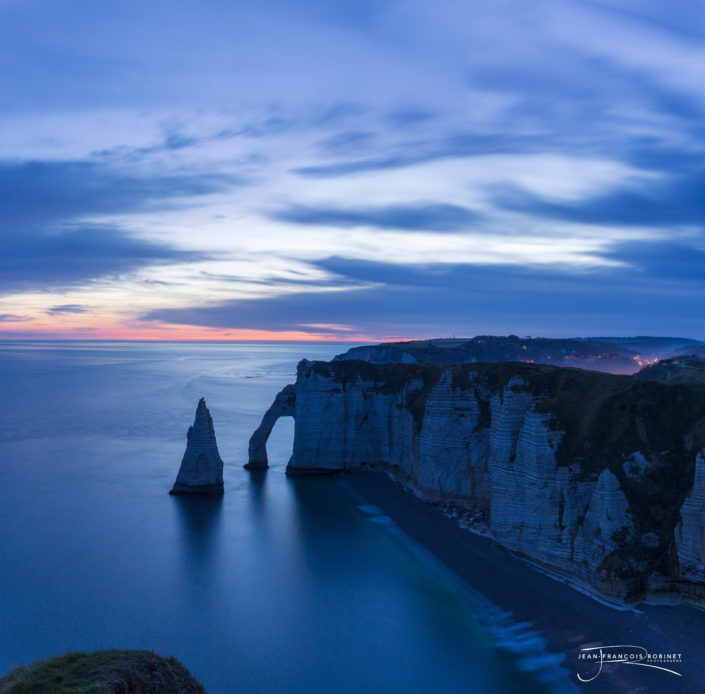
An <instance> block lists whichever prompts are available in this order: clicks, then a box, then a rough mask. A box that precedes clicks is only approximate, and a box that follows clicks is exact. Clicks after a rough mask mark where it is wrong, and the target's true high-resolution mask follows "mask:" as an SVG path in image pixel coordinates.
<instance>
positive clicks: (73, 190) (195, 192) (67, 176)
mask: <svg viewBox="0 0 705 694" xmlns="http://www.w3.org/2000/svg"><path fill="white" fill-rule="evenodd" d="M239 182H241V181H238V180H237V179H235V178H234V177H232V176H225V175H219V174H213V173H207V174H157V175H141V176H140V175H137V174H135V173H132V172H125V171H122V170H120V169H118V168H114V167H111V166H107V165H105V164H102V163H100V162H96V161H90V160H87V161H27V162H14V161H7V160H4V161H0V220H2V221H1V222H0V231H2V230H3V229H6V228H10V227H16V226H17V225H20V224H33V223H47V222H54V221H67V220H74V219H80V218H84V217H87V216H92V215H100V214H117V213H121V214H124V213H129V212H134V211H136V210H142V209H145V208H150V209H155V208H156V209H158V208H163V207H165V206H178V205H179V204H181V203H182V201H183V198H186V197H193V196H202V195H208V194H210V193H215V192H221V191H223V190H226V189H227V188H228V187H229V186H232V185H234V184H235V183H239Z"/></svg>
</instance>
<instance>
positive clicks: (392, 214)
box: [271, 203, 482, 231]
mask: <svg viewBox="0 0 705 694" xmlns="http://www.w3.org/2000/svg"><path fill="white" fill-rule="evenodd" d="M271 217H272V219H277V220H279V221H283V222H292V223H294V224H304V225H318V226H334V227H342V228H350V227H360V226H371V227H378V228H380V229H400V230H405V231H459V230H464V229H468V228H469V227H472V226H474V225H475V224H477V222H478V221H479V220H480V219H482V215H480V214H479V213H477V212H475V211H474V210H471V209H469V208H467V207H460V206H458V205H448V204H443V203H419V204H409V205H388V206H385V207H367V208H365V207H362V208H357V209H336V208H329V207H304V206H300V205H296V206H293V207H289V208H287V209H282V210H278V211H277V212H274V213H272V214H271Z"/></svg>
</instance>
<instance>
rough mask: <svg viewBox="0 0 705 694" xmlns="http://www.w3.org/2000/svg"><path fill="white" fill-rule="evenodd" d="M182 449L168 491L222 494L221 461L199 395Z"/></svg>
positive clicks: (209, 415) (206, 413) (209, 417)
mask: <svg viewBox="0 0 705 694" xmlns="http://www.w3.org/2000/svg"><path fill="white" fill-rule="evenodd" d="M186 442H187V443H186V452H185V453H184V457H183V459H182V460H181V467H180V468H179V474H178V475H177V477H176V482H174V486H173V488H172V490H171V491H170V492H169V493H170V494H222V493H223V461H222V460H221V459H220V454H219V453H218V444H217V443H216V440H215V430H214V429H213V420H212V419H211V413H210V412H209V411H208V408H207V407H206V401H205V399H204V398H201V399H200V400H199V401H198V408H197V409H196V419H195V420H194V422H193V426H192V427H189V430H188V434H186Z"/></svg>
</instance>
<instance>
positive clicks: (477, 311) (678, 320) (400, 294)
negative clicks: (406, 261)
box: [144, 242, 705, 337]
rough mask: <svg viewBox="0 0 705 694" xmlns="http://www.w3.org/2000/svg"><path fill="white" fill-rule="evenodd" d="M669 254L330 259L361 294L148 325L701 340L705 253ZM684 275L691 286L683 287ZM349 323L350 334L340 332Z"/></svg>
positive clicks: (203, 310)
mask: <svg viewBox="0 0 705 694" xmlns="http://www.w3.org/2000/svg"><path fill="white" fill-rule="evenodd" d="M661 250H662V248H661V246H660V244H649V243H646V242H639V243H633V244H625V245H623V246H622V247H619V248H615V249H614V257H616V258H619V259H620V260H622V261H625V262H627V261H628V263H631V264H627V265H626V266H625V267H622V268H618V269H615V268H600V269H593V270H591V271H585V272H582V273H578V274H575V273H572V274H571V273H569V272H566V271H564V270H562V269H561V268H560V267H553V268H548V269H545V270H537V269H532V268H522V267H517V266H507V265H492V266H488V265H482V266H479V265H464V264H459V265H426V266H424V265H416V266H403V265H397V264H394V263H385V262H378V263H374V262H366V261H355V260H349V259H344V258H330V259H327V260H324V261H321V262H320V263H318V266H319V267H321V268H323V269H325V270H327V271H329V272H336V273H338V274H339V275H341V276H344V277H345V278H347V279H348V280H352V281H354V282H357V283H358V288H357V289H352V290H345V291H335V292H330V291H328V292H315V291H314V292H305V293H297V294H287V295H282V296H275V297H268V298H262V299H252V300H237V301H229V302H223V303H220V304H217V305H210V306H202V307H194V308H188V309H165V310H158V311H153V312H151V313H149V314H148V315H147V316H145V317H144V318H146V319H148V320H160V321H165V322H167V323H177V324H187V325H199V326H209V327H216V328H226V329H227V328H230V329H237V328H252V329H261V330H293V329H302V327H303V329H307V328H306V326H320V325H330V326H331V328H330V330H331V332H333V333H335V332H339V333H340V335H341V337H342V336H344V332H345V331H348V330H349V328H353V329H354V330H356V331H358V332H359V333H363V334H368V335H376V336H385V335H390V336H394V335H408V336H427V335H452V334H457V335H466V336H467V335H473V334H477V333H483V332H487V331H494V332H498V333H506V332H519V333H521V334H524V333H528V334H536V333H541V334H547V335H548V334H554V335H577V336H579V335H586V334H594V333H603V332H605V331H606V332H607V333H614V334H627V333H634V334H643V333H644V332H646V333H648V334H678V335H684V336H686V337H687V336H692V337H699V336H702V335H703V334H705V318H704V317H703V314H702V311H701V310H700V304H701V297H702V293H703V291H705V276H703V274H702V272H700V274H699V275H698V274H697V269H698V268H702V255H699V254H697V253H696V254H693V255H692V257H691V258H690V260H688V253H687V249H686V248H683V249H681V251H680V252H678V253H677V254H675V258H674V261H675V264H674V265H669V266H667V267H666V268H665V269H664V268H661V269H660V270H659V267H658V264H657V263H656V258H657V257H658V255H659V253H660V252H661ZM679 263H680V265H679ZM675 272H680V275H681V279H682V280H683V278H685V281H681V282H674V281H673V279H674V273H675ZM646 306H648V307H649V311H648V312H647V311H645V307H646ZM341 321H344V325H345V331H342V330H339V331H337V330H336V328H335V327H334V326H335V324H339V323H341ZM310 331H311V332H316V330H314V329H313V328H310Z"/></svg>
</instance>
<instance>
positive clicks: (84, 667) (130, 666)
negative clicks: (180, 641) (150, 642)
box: [0, 650, 205, 694]
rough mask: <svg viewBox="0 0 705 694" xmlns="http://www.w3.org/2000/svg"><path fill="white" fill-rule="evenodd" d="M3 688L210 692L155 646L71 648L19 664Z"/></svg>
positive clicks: (2, 692) (84, 693) (35, 693)
mask: <svg viewBox="0 0 705 694" xmlns="http://www.w3.org/2000/svg"><path fill="white" fill-rule="evenodd" d="M0 694H205V689H204V688H203V687H202V685H200V684H199V683H198V682H197V681H196V680H195V679H194V678H193V677H192V676H191V674H190V673H189V671H188V670H187V669H186V668H185V667H184V666H183V665H182V664H181V663H180V662H179V661H178V660H176V658H171V657H170V658H164V657H162V656H160V655H157V654H156V653H153V652H152V651H127V650H109V651H95V652H94V653H67V654H66V655H62V656H59V657H57V658H52V659H51V660H38V661H36V662H35V663H32V664H31V665H30V666H29V667H16V668H14V669H13V670H12V672H10V673H9V674H8V675H5V676H4V677H0Z"/></svg>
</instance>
